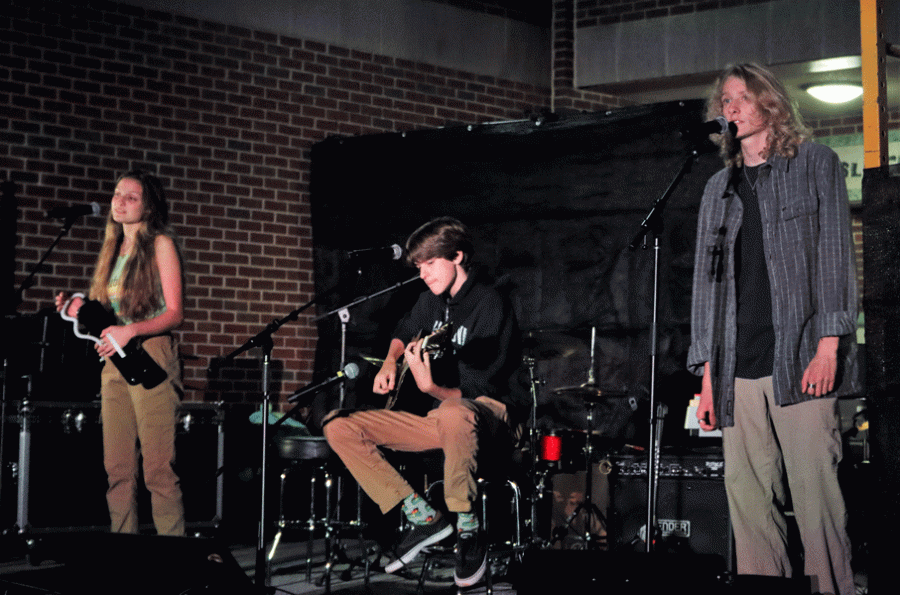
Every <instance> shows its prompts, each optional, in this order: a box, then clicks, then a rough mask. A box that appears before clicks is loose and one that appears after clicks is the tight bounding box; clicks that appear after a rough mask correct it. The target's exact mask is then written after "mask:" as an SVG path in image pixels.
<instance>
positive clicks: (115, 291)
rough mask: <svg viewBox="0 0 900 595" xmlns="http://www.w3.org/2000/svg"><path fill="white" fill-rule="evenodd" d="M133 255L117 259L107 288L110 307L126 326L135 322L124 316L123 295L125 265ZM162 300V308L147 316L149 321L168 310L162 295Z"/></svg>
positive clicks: (120, 256) (123, 255)
mask: <svg viewBox="0 0 900 595" xmlns="http://www.w3.org/2000/svg"><path fill="white" fill-rule="evenodd" d="M130 256H131V254H120V255H119V257H118V258H117V259H116V264H115V266H114V267H113V271H112V274H111V275H110V276H109V283H108V284H107V286H106V294H107V295H108V296H109V305H110V306H112V309H113V313H115V315H116V318H118V319H119V320H120V321H122V322H123V323H124V324H131V323H132V322H134V320H131V319H128V318H124V317H123V316H122V293H123V291H124V287H123V283H122V282H123V279H122V277H123V273H124V272H125V265H126V264H128V259H129V257H130ZM159 298H160V306H159V308H158V309H157V310H156V311H155V312H153V313H151V314H150V315H149V316H147V319H150V318H155V317H156V316H159V315H160V314H162V313H163V312H165V310H166V300H165V298H163V296H162V295H160V296H159Z"/></svg>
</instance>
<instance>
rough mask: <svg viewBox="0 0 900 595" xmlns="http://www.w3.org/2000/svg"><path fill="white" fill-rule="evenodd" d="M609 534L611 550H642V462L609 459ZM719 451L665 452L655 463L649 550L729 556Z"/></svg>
mask: <svg viewBox="0 0 900 595" xmlns="http://www.w3.org/2000/svg"><path fill="white" fill-rule="evenodd" d="M610 462H611V464H612V468H613V471H612V473H611V475H610V477H611V479H610V513H609V534H610V544H611V545H612V547H615V548H621V549H625V550H628V549H632V548H633V549H634V550H636V551H645V550H646V542H645V539H646V523H647V458H646V456H644V455H640V456H634V455H616V456H613V457H610ZM724 468H725V465H724V459H723V457H722V453H721V450H718V449H717V450H714V451H711V452H701V453H687V454H664V455H662V456H661V457H660V461H659V472H660V473H659V475H660V478H659V482H658V484H657V505H656V516H657V521H658V523H659V529H660V533H661V534H660V539H661V542H660V543H657V544H656V545H655V548H654V549H662V550H667V551H684V552H692V553H698V554H716V555H718V556H721V557H722V559H723V560H725V561H726V562H729V561H730V560H731V557H732V547H731V540H732V537H731V524H730V522H729V518H728V501H727V499H726V497H725V482H724Z"/></svg>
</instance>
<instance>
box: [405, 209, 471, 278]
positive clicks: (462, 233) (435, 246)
mask: <svg viewBox="0 0 900 595" xmlns="http://www.w3.org/2000/svg"><path fill="white" fill-rule="evenodd" d="M457 252H462V254H463V259H462V263H461V266H462V267H463V269H465V270H468V268H469V265H470V264H471V260H472V255H473V254H474V252H475V246H474V244H473V242H472V235H471V234H470V233H469V229H468V228H467V227H466V226H465V225H463V224H462V223H461V222H460V221H459V220H457V219H454V218H453V217H438V218H437V219H432V220H431V221H429V222H428V223H426V224H425V225H423V226H421V227H420V228H419V229H417V230H416V231H414V232H412V234H411V235H410V236H409V239H407V240H406V261H407V262H408V263H409V264H411V265H416V264H417V263H420V262H424V261H426V260H430V259H432V258H446V259H447V260H453V259H454V258H456V253H457Z"/></svg>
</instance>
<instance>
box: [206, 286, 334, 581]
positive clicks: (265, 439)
mask: <svg viewBox="0 0 900 595" xmlns="http://www.w3.org/2000/svg"><path fill="white" fill-rule="evenodd" d="M334 290H335V288H332V289H330V290H328V291H327V292H325V293H323V294H320V295H317V296H315V297H313V299H312V300H310V301H309V302H307V303H306V304H304V305H302V306H300V307H299V308H297V309H296V310H294V311H293V312H291V313H290V314H288V315H287V316H285V317H284V318H282V319H281V320H274V321H272V322H270V323H269V324H268V325H267V326H266V328H265V329H263V330H262V331H260V332H259V333H257V334H256V335H255V336H253V337H251V338H250V339H248V340H247V341H246V342H245V343H244V344H243V345H241V346H240V347H238V348H237V349H236V350H234V351H232V352H231V353H229V354H228V355H226V356H225V357H224V358H223V359H222V361H221V362H220V363H219V364H218V366H219V367H221V366H222V365H224V364H227V363H229V362H231V361H232V360H234V358H235V357H237V356H238V355H240V354H242V353H244V352H245V351H248V350H250V349H253V348H254V347H261V348H262V351H263V360H262V362H263V366H262V403H261V405H260V412H261V414H262V459H261V463H260V469H261V471H260V485H261V488H260V510H259V531H258V536H257V537H258V539H257V543H256V576H255V581H256V586H257V587H258V588H259V590H260V592H265V591H266V589H267V588H268V587H269V583H270V577H269V572H268V568H269V567H268V564H266V551H265V549H266V536H265V535H266V473H267V469H268V460H267V455H268V451H269V409H270V407H271V405H272V403H271V398H272V395H271V391H270V387H269V378H270V373H269V370H270V364H271V360H272V349H273V347H274V342H273V340H272V335H273V334H274V333H275V332H276V331H277V330H278V329H280V328H281V327H282V326H284V325H285V324H286V323H287V322H289V321H292V320H297V317H298V316H299V315H300V313H301V312H303V311H304V310H306V309H307V308H309V307H310V306H312V305H313V304H315V303H316V302H317V301H318V300H319V299H320V298H322V297H324V296H326V295H329V294H331V293H332V292H333V291H334Z"/></svg>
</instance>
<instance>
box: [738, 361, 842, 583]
mask: <svg viewBox="0 0 900 595" xmlns="http://www.w3.org/2000/svg"><path fill="white" fill-rule="evenodd" d="M772 394H773V391H772V377H771V376H769V377H766V378H760V379H759V380H745V379H743V378H738V379H737V380H736V381H735V405H734V420H735V425H734V427H733V428H724V429H723V430H722V444H723V446H724V451H725V491H726V493H727V495H728V508H729V510H730V513H731V522H732V525H733V526H734V541H735V546H736V552H737V564H738V574H761V575H767V576H788V577H789V576H791V564H790V560H789V558H788V553H787V520H786V518H785V515H784V507H785V501H786V497H787V491H786V486H787V487H789V488H790V494H791V499H792V502H793V507H794V516H795V518H796V520H797V525H798V526H799V529H800V538H801V540H802V541H803V551H804V560H805V565H806V568H805V574H806V576H809V577H810V578H811V579H812V581H813V584H812V591H813V592H814V593H822V594H840V595H852V594H853V593H854V592H855V586H854V584H853V571H852V570H851V568H850V539H849V537H848V536H847V530H846V527H847V512H846V509H845V507H844V498H843V495H842V493H841V489H840V486H839V485H838V478H837V468H838V463H840V461H841V435H840V422H839V419H838V416H837V399H835V398H823V399H814V400H812V401H807V402H805V403H798V404H796V405H788V406H786V407H781V406H778V405H776V404H775V402H774V400H773V397H772ZM785 475H786V476H787V483H786V484H785Z"/></svg>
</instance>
